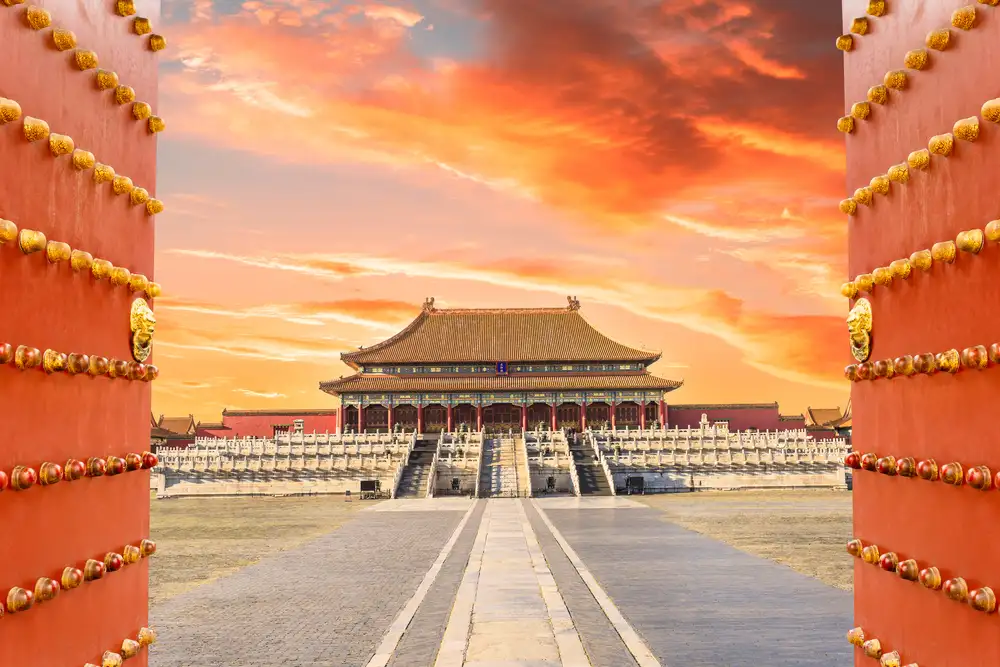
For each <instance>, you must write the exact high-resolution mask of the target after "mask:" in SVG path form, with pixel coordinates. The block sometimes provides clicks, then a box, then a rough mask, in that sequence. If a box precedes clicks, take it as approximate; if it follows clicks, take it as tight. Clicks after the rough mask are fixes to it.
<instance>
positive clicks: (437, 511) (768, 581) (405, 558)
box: [150, 498, 853, 667]
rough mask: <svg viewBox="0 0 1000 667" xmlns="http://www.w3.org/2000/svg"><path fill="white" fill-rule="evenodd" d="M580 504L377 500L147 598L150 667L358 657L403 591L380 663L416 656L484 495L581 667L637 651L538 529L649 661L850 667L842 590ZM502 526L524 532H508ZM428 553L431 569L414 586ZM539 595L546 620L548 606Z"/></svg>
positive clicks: (428, 640)
mask: <svg viewBox="0 0 1000 667" xmlns="http://www.w3.org/2000/svg"><path fill="white" fill-rule="evenodd" d="M589 500H590V499H575V498H574V499H569V500H567V499H548V500H539V501H537V503H536V502H528V501H514V500H497V501H479V502H478V503H475V506H474V505H473V503H472V502H471V501H468V500H466V501H464V502H439V501H436V500H421V501H419V502H408V501H397V502H392V501H390V502H386V503H382V504H380V505H378V506H375V507H373V508H372V509H371V511H369V510H365V511H363V512H359V513H358V515H357V517H355V518H354V519H352V520H351V521H349V522H348V523H346V524H345V525H344V526H342V527H341V528H340V529H339V530H336V531H334V532H332V533H330V534H328V535H325V536H323V537H320V538H318V539H315V540H313V541H311V542H308V543H306V544H304V545H301V546H299V547H296V548H295V549H292V550H289V551H286V552H282V553H279V554H277V555H274V556H271V557H269V558H267V559H265V560H263V561H261V562H260V563H257V564H255V565H252V566H249V567H247V568H244V569H242V570H240V571H238V572H236V573H234V574H232V575H230V576H228V577H225V578H223V579H219V580H217V581H215V582H212V583H209V584H205V585H203V586H201V587H199V588H196V589H194V590H191V591H188V592H186V593H183V594H181V595H178V596H176V597H174V598H172V599H170V600H167V601H166V602H164V603H162V604H160V605H158V606H157V607H155V608H153V610H152V611H151V618H152V623H153V625H154V627H156V628H157V629H158V631H159V635H160V640H159V642H158V643H157V644H156V645H155V646H153V647H152V648H151V651H150V665H151V666H152V667H194V666H195V665H198V666H200V665H213V666H221V667H237V666H239V667H273V665H276V664H290V665H297V666H302V667H365V665H366V664H367V663H368V661H369V659H370V658H371V657H372V656H373V654H374V653H375V650H376V647H378V646H379V645H380V643H381V641H382V639H383V638H384V637H385V636H386V633H387V630H389V628H390V626H391V625H393V621H394V620H395V619H397V616H398V615H399V614H400V611H401V610H403V609H404V607H405V606H406V605H407V603H408V602H409V601H410V600H411V598H412V597H413V596H414V594H415V593H416V594H417V595H418V597H419V599H420V604H419V606H418V607H417V608H416V612H415V614H414V615H413V617H412V621H410V623H409V626H408V627H407V628H406V631H405V633H404V634H403V636H402V638H401V640H400V641H399V643H398V645H396V647H395V650H394V651H393V655H392V658H391V661H390V662H389V664H390V665H391V667H431V666H432V665H433V664H434V662H435V661H436V660H437V659H438V658H439V657H440V654H441V647H442V645H443V644H444V643H445V629H446V626H447V624H448V621H449V619H450V618H451V615H452V612H453V609H454V608H455V605H456V601H457V600H458V598H459V597H460V596H459V588H460V586H461V584H462V581H463V580H464V578H467V577H468V575H469V573H470V563H471V562H472V560H474V559H471V558H470V557H471V556H472V555H473V551H474V547H475V543H476V540H477V539H479V537H480V534H481V532H482V529H483V527H484V526H487V527H488V526H489V524H486V523H485V522H484V521H483V520H482V519H483V516H484V514H488V513H487V512H486V508H487V507H490V506H491V503H507V504H509V505H511V504H512V503H519V506H520V507H521V508H523V510H524V514H523V515H521V516H522V518H521V519H520V522H517V521H514V520H513V518H512V517H509V518H508V519H507V520H505V521H497V522H494V523H495V527H496V529H497V535H496V536H495V539H499V540H501V542H496V544H497V545H498V546H504V541H508V542H509V544H510V545H511V548H513V546H514V545H515V544H522V543H523V544H526V545H527V548H528V552H529V556H530V558H531V561H532V566H531V567H532V568H533V569H534V571H535V572H536V573H537V576H539V580H538V585H540V586H541V589H540V590H541V591H542V594H543V596H544V595H549V596H550V597H551V598H552V599H553V600H554V599H555V598H556V597H560V598H561V599H562V601H563V602H564V603H565V607H564V608H563V610H562V611H561V612H560V613H561V614H566V612H567V611H568V616H569V619H568V621H571V625H572V627H573V628H574V629H575V631H576V632H577V633H578V634H579V641H580V642H582V645H583V648H584V649H585V650H586V652H587V655H588V656H589V658H590V662H591V663H592V665H594V667H633V666H634V665H635V664H636V662H635V661H634V660H633V659H632V658H631V656H630V655H629V652H628V649H627V648H626V645H625V643H623V642H622V640H621V638H620V637H619V635H618V633H617V632H616V631H615V627H614V626H613V625H612V623H611V622H610V621H609V620H608V617H607V616H606V614H605V611H604V610H602V606H601V605H605V603H606V602H607V600H606V599H605V601H604V602H600V603H599V602H598V601H597V600H595V598H594V595H593V594H592V592H591V590H590V589H588V587H587V584H586V583H585V581H584V580H583V579H582V578H581V576H580V574H579V572H578V570H577V569H576V565H574V563H573V562H572V560H571V559H570V558H567V556H566V554H565V553H564V552H563V549H562V547H561V546H560V545H559V541H558V540H557V539H556V536H555V535H553V533H552V532H551V531H550V530H549V527H548V525H549V524H551V525H552V526H554V527H555V529H556V530H557V532H558V533H559V539H562V540H565V542H566V543H568V545H569V546H570V547H571V548H572V550H573V551H575V552H576V557H578V558H579V559H580V560H581V561H582V563H583V565H584V566H585V568H586V569H587V570H588V571H589V573H590V575H593V577H594V578H595V579H596V580H597V583H598V584H599V585H600V587H601V588H602V589H603V592H604V593H606V594H607V596H609V597H610V600H611V602H612V603H613V605H612V606H616V607H617V610H616V613H617V612H621V615H622V616H624V619H621V618H620V617H619V620H616V621H615V623H616V624H619V629H620V623H621V622H627V623H628V624H630V626H631V629H634V630H635V631H636V632H637V633H638V635H639V636H640V637H641V639H642V640H644V641H645V643H646V644H647V645H648V647H649V649H650V650H651V651H652V653H654V654H655V655H656V658H658V659H659V661H660V662H661V663H662V665H663V666H664V667H703V666H704V667H708V666H709V665H711V666H712V667H757V666H759V665H769V666H770V667H785V666H787V667H792V666H793V665H794V666H796V667H819V666H820V665H822V666H823V667H848V665H852V664H853V660H852V653H851V651H850V647H849V646H848V645H847V643H846V641H845V639H844V633H845V632H846V631H847V629H849V628H850V627H851V619H852V602H851V595H850V594H849V593H847V592H845V591H839V590H836V589H833V588H830V587H828V586H825V585H824V584H821V583H819V582H817V581H815V580H813V579H810V578H808V577H806V576H804V575H800V574H798V573H796V572H794V571H792V570H790V569H788V568H786V567H783V566H780V565H777V564H775V563H772V562H770V561H767V560H765V559H761V558H757V557H754V556H750V555H748V554H745V553H743V552H740V551H738V550H736V549H733V548H731V547H729V546H727V545H725V544H723V543H720V542H716V541H714V540H712V539H710V538H707V537H705V536H702V535H698V534H697V533H693V532H691V531H688V530H685V529H682V528H680V527H678V526H675V525H673V524H670V523H668V522H666V521H664V520H663V518H662V516H663V515H662V514H661V513H660V512H658V511H657V510H654V509H650V508H648V507H646V506H643V505H639V504H637V503H634V502H632V501H630V500H627V499H620V498H615V499H611V498H603V499H593V502H589ZM473 507H474V509H472V512H471V514H469V515H468V516H469V519H468V520H467V522H466V523H465V525H464V527H463V529H462V530H461V531H460V532H458V533H456V532H455V531H456V528H457V527H458V526H459V525H460V524H461V521H462V519H463V517H464V516H466V511H468V510H469V509H470V508H473ZM505 507H506V506H505ZM511 507H513V505H511ZM508 509H509V508H508ZM508 513H509V512H508ZM547 522H548V523H547ZM514 533H522V534H523V536H522V537H520V538H517V540H515V541H512V542H511V541H510V540H513V539H514V537H515V536H514ZM453 534H454V536H455V541H454V544H453V547H452V549H451V552H450V553H449V554H448V556H447V557H446V558H445V557H444V556H442V555H441V554H442V547H444V546H445V545H446V544H447V543H448V542H449V540H450V539H451V538H452V536H453ZM532 535H534V537H532ZM486 538H487V536H485V535H484V536H482V539H483V540H485V539H486ZM535 538H537V542H534V540H535ZM532 544H534V546H531V545H532ZM483 548H484V547H483ZM483 548H481V549H480V553H482V550H483ZM517 548H518V549H521V547H520V546H518V547H517ZM507 549H508V548H507V547H506V546H504V550H507ZM497 553H502V552H497ZM543 556H544V560H540V559H541V558H542V557H543ZM439 558H443V561H441V560H438V559H439ZM480 558H481V556H480ZM435 561H437V562H438V563H439V565H440V571H439V572H437V575H436V578H435V579H434V580H433V581H432V582H431V583H430V585H429V587H427V584H426V583H425V584H424V585H423V586H420V584H421V581H422V580H423V579H424V577H425V575H426V574H427V573H428V570H430V569H431V567H432V565H433V564H434V563H435ZM487 562H488V563H489V562H490V561H489V559H487ZM494 562H495V563H496V565H495V566H494V567H507V566H508V564H507V562H506V561H505V560H503V559H500V560H498V561H494ZM578 562H579V561H578ZM489 571H490V570H489V567H488V568H487V570H486V576H487V577H489V576H491V575H490V574H489ZM497 572H500V570H497ZM588 576H589V575H588ZM547 577H550V578H551V583H548V584H546V583H544V581H546V580H547V579H546V578H547ZM501 579H502V577H501ZM477 580H478V573H477ZM591 583H593V580H591ZM500 584H501V580H500V579H497V580H496V582H495V584H494V585H492V588H491V589H489V590H492V591H493V592H494V593H495V594H493V597H494V598H496V599H497V600H500V598H501V597H502V595H501V594H506V593H505V591H504V588H503V587H502V586H500ZM553 584H554V585H553ZM418 586H419V589H418ZM420 590H424V591H426V595H425V596H422V597H421V593H420ZM546 591H547V592H546ZM489 600H490V597H489V596H485V597H483V598H482V600H481V602H483V603H484V602H488V601H489ZM536 606H537V605H536ZM545 606H547V607H548V608H549V615H550V616H551V615H552V611H551V610H552V609H553V606H552V604H548V600H547V604H546V605H545ZM605 606H606V605H605ZM557 607H558V605H557ZM484 611H485V608H484ZM482 620H487V619H486V617H485V616H483V617H482ZM563 662H565V660H563ZM646 664H648V662H647V663H646Z"/></svg>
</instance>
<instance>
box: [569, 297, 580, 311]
mask: <svg viewBox="0 0 1000 667" xmlns="http://www.w3.org/2000/svg"><path fill="white" fill-rule="evenodd" d="M566 301H568V302H569V309H570V310H580V300H579V299H577V298H576V297H575V296H568V297H566Z"/></svg>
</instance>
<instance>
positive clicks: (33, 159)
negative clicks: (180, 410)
mask: <svg viewBox="0 0 1000 667" xmlns="http://www.w3.org/2000/svg"><path fill="white" fill-rule="evenodd" d="M5 4H6V5H10V3H9V2H8V3H5ZM38 6H40V7H42V8H44V9H45V10H47V11H48V12H50V13H51V19H52V21H51V27H44V26H43V25H41V24H36V27H37V29H35V28H33V27H31V26H29V22H28V20H27V16H28V13H27V12H28V10H27V5H24V4H19V5H13V6H3V5H0V44H2V45H3V49H2V60H3V64H2V65H0V97H3V98H7V99H10V100H14V101H16V102H17V103H18V104H19V105H20V110H21V112H20V114H19V117H18V118H15V116H17V115H18V114H16V113H15V110H14V107H13V106H12V105H10V104H6V103H5V104H3V105H2V109H0V114H4V115H3V118H4V120H6V121H8V122H3V123H0V163H2V164H3V169H0V218H2V219H4V220H6V221H9V222H13V223H14V224H15V225H16V226H17V228H18V229H19V230H23V229H29V230H36V231H39V232H42V233H44V234H45V236H46V237H47V238H48V240H49V241H50V242H52V241H56V242H64V243H67V244H69V246H70V247H71V248H73V249H79V250H83V251H86V252H89V253H91V254H92V255H93V257H96V258H102V259H106V260H108V261H110V262H111V263H112V264H114V265H115V266H116V267H125V268H127V269H129V270H130V271H131V272H133V273H137V274H142V275H145V276H148V277H149V278H150V279H151V280H152V279H154V272H153V241H154V222H153V218H152V217H150V216H149V215H147V210H146V206H145V205H143V204H137V205H132V204H131V203H130V196H129V195H128V194H125V195H122V196H115V195H114V194H113V193H112V185H111V183H102V184H97V183H96V182H95V179H94V175H95V170H94V169H93V167H92V166H88V164H87V160H86V156H85V155H83V154H77V157H78V158H79V162H78V164H80V166H81V167H83V168H82V169H77V168H74V162H73V160H74V158H73V157H71V156H70V155H62V156H61V157H55V156H54V155H53V153H52V152H51V150H50V144H49V141H48V139H46V138H40V139H39V140H37V141H34V142H31V141H28V140H27V138H26V135H25V130H24V124H23V123H24V119H25V117H29V116H30V117H34V118H38V119H43V120H44V121H46V122H47V123H48V125H49V127H50V128H51V131H52V132H54V133H59V134H62V135H68V136H69V137H71V138H72V139H73V140H74V141H75V144H76V147H77V148H79V149H84V150H86V151H89V152H91V153H93V154H94V155H95V156H96V160H97V162H99V163H104V164H107V165H111V166H112V167H114V169H115V170H116V172H117V173H118V174H121V175H125V176H128V177H130V178H131V179H132V180H133V181H134V183H135V185H136V186H141V187H142V188H146V189H147V190H148V191H149V193H150V195H151V196H155V191H156V138H155V136H153V134H152V133H151V132H150V131H149V126H148V124H147V122H146V121H140V120H137V119H136V118H135V117H134V116H133V108H132V105H131V104H128V103H126V104H120V105H119V104H116V102H115V100H114V92H113V91H112V90H100V89H99V88H98V86H97V83H96V80H97V74H96V71H95V70H94V69H86V70H82V69H81V67H78V66H77V62H78V60H77V57H78V55H79V62H80V63H82V65H83V66H84V67H86V66H88V65H89V63H88V62H87V59H86V55H87V54H86V53H79V54H78V53H77V51H75V50H73V49H72V48H69V49H68V50H65V51H60V50H57V49H56V47H55V45H54V41H55V40H54V37H53V28H62V29H68V30H71V31H72V32H73V33H75V37H76V42H77V43H78V48H79V49H87V50H92V51H94V52H96V54H97V55H98V57H99V67H101V68H103V69H105V70H108V71H113V72H116V73H117V74H118V77H119V78H120V81H121V84H124V85H127V86H131V87H132V88H133V89H134V90H135V96H136V100H139V101H143V102H146V103H148V104H149V105H150V106H151V107H152V111H153V113H154V114H155V113H156V112H157V109H158V105H157V55H156V53H154V52H153V51H152V50H151V48H150V37H149V36H148V35H147V36H139V35H137V34H135V33H134V32H133V21H132V17H124V16H119V15H117V14H116V13H115V7H116V5H115V2H114V1H107V0H105V1H102V2H97V1H95V0H73V1H71V0H39V3H38ZM139 10H140V15H141V16H144V17H148V18H149V19H151V21H152V25H153V29H154V31H155V29H156V27H157V23H158V19H159V4H158V3H147V2H145V1H143V0H140V2H139ZM33 16H34V17H35V18H36V19H37V20H41V22H42V23H44V15H40V14H38V13H35V14H34V15H33ZM63 36H64V37H65V36H67V35H65V34H63ZM64 46H68V45H67V44H65V43H64ZM123 92H124V91H123ZM57 146H58V142H57ZM0 227H3V228H4V229H6V230H7V231H10V229H11V228H10V227H9V225H6V224H5V223H0ZM4 229H0V236H2V235H3V234H4ZM49 249H51V250H52V251H53V253H54V254H53V256H54V257H56V258H58V256H59V253H60V252H61V251H62V250H64V248H62V246H57V245H50V246H49ZM77 259H78V260H80V259H82V256H79V255H78V256H77ZM77 266H78V267H79V266H80V265H79V264H78V265H77ZM118 275H119V277H120V276H121V275H122V274H121V273H119V274H118ZM151 289H152V288H151ZM143 296H144V294H143V293H142V291H140V292H133V291H132V290H130V288H129V286H128V285H123V286H114V285H112V283H111V282H110V281H109V280H108V279H107V278H105V279H103V280H97V279H95V278H94V277H93V275H92V272H91V270H89V269H87V268H83V267H81V268H80V270H74V268H72V267H71V265H70V262H69V261H57V262H50V261H48V260H47V257H46V251H45V250H41V251H40V252H34V253H32V254H25V253H22V252H21V250H20V249H19V242H18V239H17V238H14V239H11V240H7V241H6V242H4V243H0V345H3V344H10V345H11V346H12V347H13V349H16V348H17V347H18V346H21V345H24V346H28V347H31V348H37V349H38V350H39V351H40V352H44V351H45V350H46V349H52V350H54V351H56V352H61V353H85V354H87V355H91V356H92V357H94V356H96V357H107V358H109V359H110V358H113V359H117V360H124V361H132V354H131V344H130V325H129V321H130V318H129V313H130V307H131V304H132V302H133V300H135V299H142V298H143ZM150 303H151V299H150ZM154 347H155V343H154ZM5 351H6V348H5V347H0V410H2V413H0V471H2V472H3V473H4V474H5V475H6V476H8V477H10V476H12V473H13V469H14V468H15V466H29V467H31V468H33V469H34V470H35V471H38V472H39V473H40V472H41V471H42V468H43V463H46V462H49V463H55V464H58V465H60V466H63V465H64V464H65V463H66V462H67V460H69V459H78V460H81V461H84V462H86V461H87V460H88V459H89V458H90V457H100V458H106V457H108V456H115V457H125V456H126V454H127V453H132V452H137V453H141V452H143V451H144V450H147V449H149V411H150V388H151V387H150V384H149V383H148V382H143V381H140V380H136V381H132V380H129V379H127V378H111V377H109V376H108V375H107V374H106V373H101V372H100V371H101V370H102V368H101V366H100V362H99V361H98V362H96V363H97V366H96V367H95V368H96V371H97V372H96V374H95V375H91V374H90V373H88V372H87V371H86V370H85V371H84V372H82V373H78V374H70V373H69V372H67V371H65V370H63V371H57V372H53V373H47V372H45V371H44V370H43V369H42V367H34V368H30V369H28V370H19V369H18V368H17V367H16V366H15V363H14V362H13V360H9V359H6V358H5V357H6V352H5ZM154 356H155V355H154ZM77 360H78V361H80V360H81V358H79V357H77ZM148 362H149V363H153V359H152V358H150V359H149V360H148ZM81 363H82V362H81ZM80 368H83V366H82V365H81V366H80V367H78V369H80ZM134 370H135V371H136V372H139V369H138V368H135V369H134ZM66 468H67V469H68V468H69V466H66ZM49 469H50V470H51V467H50V468H49ZM0 527H2V529H3V535H2V538H0V602H2V603H6V602H7V599H6V598H7V594H8V591H9V590H10V589H11V588H12V587H20V588H23V589H27V590H33V589H34V588H35V584H36V581H37V580H38V579H39V578H42V577H48V578H51V579H54V580H55V581H59V580H60V579H61V575H62V573H63V571H64V568H67V567H71V568H79V569H83V568H84V565H85V563H86V562H87V561H88V559H95V560H97V561H103V560H104V558H105V554H107V553H108V552H116V553H118V554H122V553H123V552H125V551H126V550H125V546H126V545H132V546H135V545H138V544H139V543H140V541H141V540H143V539H144V538H146V537H148V534H149V471H148V470H145V469H140V470H135V471H132V472H125V473H123V474H119V475H116V476H109V475H105V476H99V477H93V478H92V477H83V478H82V479H76V480H75V481H65V480H63V481H60V482H59V483H56V484H54V485H49V486H42V485H41V484H34V485H32V486H30V487H29V488H27V489H25V490H14V489H13V488H7V489H6V490H3V491H0ZM148 576H149V573H148V561H147V560H146V559H145V558H142V559H140V560H138V562H135V563H133V564H128V565H125V566H124V567H123V568H122V569H120V570H118V571H115V572H108V573H107V574H105V575H104V576H103V578H101V579H99V580H95V581H88V582H85V583H83V584H82V585H80V586H79V587H76V588H72V589H70V590H63V591H62V592H60V593H59V594H58V595H57V596H56V597H55V598H53V599H50V600H48V601H45V602H42V603H39V602H38V601H37V600H36V602H35V604H34V605H33V606H32V607H31V608H29V609H27V610H23V611H18V612H17V613H11V608H10V606H7V605H5V611H6V613H4V614H3V617H2V618H0V665H18V664H25V663H30V664H32V665H37V666H38V667H57V666H60V665H83V664H85V663H95V664H100V663H101V658H102V655H103V654H104V652H105V651H119V650H121V648H122V642H123V640H125V639H133V640H134V639H136V638H137V635H138V632H139V630H140V628H142V627H143V626H145V625H146V623H147V607H148V600H147V583H148ZM127 664H128V665H130V667H145V665H146V664H147V651H146V649H145V648H143V649H142V650H140V651H139V653H138V655H137V656H136V657H134V658H132V659H130V660H129V661H128V663H127Z"/></svg>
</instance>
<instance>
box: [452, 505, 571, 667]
mask: <svg viewBox="0 0 1000 667" xmlns="http://www.w3.org/2000/svg"><path fill="white" fill-rule="evenodd" d="M497 664H530V665H537V667H554V666H556V665H564V666H565V667H590V661H589V660H587V656H586V654H585V653H584V651H583V645H582V644H581V643H580V636H579V635H578V634H577V632H576V628H575V627H574V626H573V620H572V619H571V618H570V615H569V612H568V611H567V610H566V605H565V603H564V602H563V599H562V596H561V595H559V590H558V588H557V587H556V583H555V580H554V579H553V578H552V574H551V573H550V572H549V569H548V567H547V566H546V564H545V559H544V558H543V557H542V551H541V548H540V547H539V545H538V540H537V539H536V538H535V533H534V531H533V530H532V528H531V524H529V523H528V518H527V516H526V515H525V513H524V507H523V506H522V505H521V502H520V501H518V500H496V501H492V502H490V503H489V507H488V508H487V510H486V515H485V516H484V517H483V521H482V527H481V528H480V529H479V534H478V535H477V536H476V542H475V544H474V545H473V547H472V555H471V557H470V558H469V564H468V566H467V567H466V569H465V576H464V577H463V579H462V585H461V587H460V588H459V589H458V597H457V598H456V600H455V606H454V608H453V609H452V612H451V618H450V619H449V620H448V625H447V627H446V628H445V631H444V638H443V641H442V643H441V648H440V650H439V652H438V655H437V661H436V662H435V663H434V665H435V667H463V666H467V667H489V666H490V665H497Z"/></svg>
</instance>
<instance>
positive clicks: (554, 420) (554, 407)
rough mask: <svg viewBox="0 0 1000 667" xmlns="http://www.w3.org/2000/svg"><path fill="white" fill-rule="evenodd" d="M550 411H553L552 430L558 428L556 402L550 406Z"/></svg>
mask: <svg viewBox="0 0 1000 667" xmlns="http://www.w3.org/2000/svg"><path fill="white" fill-rule="evenodd" d="M549 412H551V413H552V430H553V431H555V430H556V404H555V403H553V404H552V405H550V406H549Z"/></svg>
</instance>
